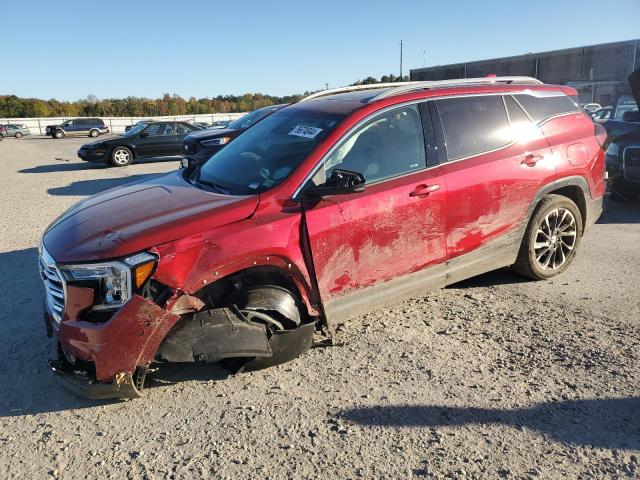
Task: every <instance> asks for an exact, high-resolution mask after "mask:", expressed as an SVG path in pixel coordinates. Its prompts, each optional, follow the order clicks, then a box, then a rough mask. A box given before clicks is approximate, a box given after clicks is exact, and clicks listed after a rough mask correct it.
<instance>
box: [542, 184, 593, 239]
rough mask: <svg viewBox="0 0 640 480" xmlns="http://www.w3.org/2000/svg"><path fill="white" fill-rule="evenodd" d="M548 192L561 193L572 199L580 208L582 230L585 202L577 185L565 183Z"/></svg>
mask: <svg viewBox="0 0 640 480" xmlns="http://www.w3.org/2000/svg"><path fill="white" fill-rule="evenodd" d="M548 193H553V194H556V195H562V196H563V197H567V198H569V199H571V200H573V203H575V204H576V205H577V206H578V210H580V216H581V217H582V229H583V230H584V228H585V226H586V224H587V202H586V199H585V198H584V191H583V190H582V188H581V187H579V186H578V185H567V186H566V187H562V188H558V189H557V190H553V191H551V192H548Z"/></svg>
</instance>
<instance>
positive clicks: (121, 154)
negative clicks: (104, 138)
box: [113, 150, 129, 165]
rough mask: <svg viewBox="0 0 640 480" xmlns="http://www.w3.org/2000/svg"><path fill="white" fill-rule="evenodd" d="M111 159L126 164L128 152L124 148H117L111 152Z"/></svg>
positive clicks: (119, 163)
mask: <svg viewBox="0 0 640 480" xmlns="http://www.w3.org/2000/svg"><path fill="white" fill-rule="evenodd" d="M113 159H114V160H115V162H116V163H117V164H118V165H126V164H128V163H129V152H127V151H126V150H117V151H116V152H115V153H114V154H113Z"/></svg>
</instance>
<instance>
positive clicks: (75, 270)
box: [58, 252, 156, 310]
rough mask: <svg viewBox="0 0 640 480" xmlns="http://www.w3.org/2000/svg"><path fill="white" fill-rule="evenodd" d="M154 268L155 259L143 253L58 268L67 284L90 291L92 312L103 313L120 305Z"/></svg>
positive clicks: (144, 280) (140, 285)
mask: <svg viewBox="0 0 640 480" xmlns="http://www.w3.org/2000/svg"><path fill="white" fill-rule="evenodd" d="M155 264H156V257H154V256H153V255H151V254H149V253H146V252H143V253H139V254H137V255H134V256H132V257H128V258H125V259H124V260H122V261H112V262H100V263H90V264H82V265H62V266H59V267H58V268H59V270H60V271H61V272H62V273H63V274H64V276H65V279H66V281H67V282H68V283H70V284H74V283H76V284H80V285H83V286H90V287H91V288H93V290H94V292H95V296H94V302H93V309H94V310H104V309H112V308H118V307H121V306H122V305H124V304H125V303H126V302H127V301H128V300H129V299H130V298H131V295H132V292H133V291H134V290H137V289H139V288H140V287H142V286H143V285H144V283H145V282H146V281H147V279H148V278H149V276H150V275H151V273H152V272H153V268H154V267H155Z"/></svg>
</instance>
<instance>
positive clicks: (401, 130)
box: [314, 105, 426, 184]
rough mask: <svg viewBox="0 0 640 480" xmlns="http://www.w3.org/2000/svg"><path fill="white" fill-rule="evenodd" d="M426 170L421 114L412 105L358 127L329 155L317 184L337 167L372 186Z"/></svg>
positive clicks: (315, 179) (383, 114)
mask: <svg viewBox="0 0 640 480" xmlns="http://www.w3.org/2000/svg"><path fill="white" fill-rule="evenodd" d="M425 167H426V159H425V145H424V136H423V130H422V121H421V118H420V113H419V111H418V107H417V106H416V105H408V106H403V107H400V108H395V109H393V110H389V111H387V112H385V113H382V114H380V115H376V116H375V117H373V118H371V119H370V120H368V121H367V122H365V123H364V124H363V125H362V126H360V127H358V128H357V129H356V130H355V131H354V132H353V133H351V134H350V135H349V136H348V137H347V138H346V139H345V140H344V141H343V142H342V143H341V145H340V146H339V147H338V148H336V149H335V150H334V151H333V152H332V153H331V155H329V157H328V158H327V159H326V160H325V163H324V169H323V170H321V171H320V172H319V174H318V176H317V177H316V178H314V182H315V183H316V184H320V183H323V182H324V181H325V180H326V179H327V178H329V177H330V176H331V172H332V171H333V169H335V168H339V169H342V170H350V171H353V172H358V173H361V174H363V175H364V177H365V179H366V181H367V183H371V182H375V181H378V180H382V179H386V178H392V177H397V176H398V175H403V174H406V173H411V172H413V171H417V170H420V169H423V168H425Z"/></svg>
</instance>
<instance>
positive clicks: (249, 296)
mask: <svg viewBox="0 0 640 480" xmlns="http://www.w3.org/2000/svg"><path fill="white" fill-rule="evenodd" d="M49 268H52V267H49ZM43 275H47V273H44V274H43ZM59 278H64V276H63V275H62V274H60V275H59ZM61 290H63V291H64V292H65V294H66V295H65V301H64V309H63V310H62V312H61V313H60V315H59V317H58V318H55V317H54V316H53V315H51V314H50V312H49V313H47V314H46V317H45V318H46V323H47V330H48V332H49V333H50V334H51V336H53V337H54V340H55V349H56V355H55V357H54V358H53V359H52V360H50V362H49V365H50V367H51V369H52V371H53V372H54V373H55V375H56V377H57V378H59V379H60V380H61V381H62V383H63V385H65V386H66V387H68V388H70V389H71V390H72V391H74V392H75V393H77V394H80V395H82V396H85V397H88V398H92V399H109V398H137V397H139V396H140V395H141V391H142V388H143V386H144V381H145V375H146V373H147V371H148V368H149V366H150V365H151V364H152V363H153V362H219V361H222V360H226V359H237V360H238V361H237V362H235V364H236V365H238V366H240V369H246V370H252V369H259V368H265V367H268V366H271V365H276V364H279V363H284V362H286V361H289V360H291V359H293V358H295V357H297V356H298V355H300V354H301V353H303V352H304V351H306V350H307V349H308V348H309V347H310V345H311V341H312V338H313V333H314V331H315V322H314V321H310V320H311V319H308V318H307V319H306V320H305V321H303V320H302V317H301V314H300V308H299V305H298V304H297V302H296V300H295V299H294V297H293V295H292V294H290V293H289V292H288V291H287V290H286V289H284V288H281V287H275V286H271V287H252V288H241V289H239V290H232V291H231V292H227V293H228V294H227V295H226V297H225V298H223V299H221V300H220V302H216V303H217V304H221V305H224V306H221V307H220V308H209V307H207V303H206V302H205V301H204V299H207V300H210V299H209V298H206V296H205V295H200V294H194V295H191V294H186V293H183V292H180V291H179V290H175V289H173V288H170V287H167V286H165V285H162V284H160V283H159V282H158V281H157V280H155V279H154V278H153V277H151V278H148V281H147V282H145V284H144V286H142V287H140V288H138V289H136V290H135V293H133V294H132V295H131V296H130V298H129V299H128V300H127V301H126V302H124V303H123V305H122V306H120V307H119V308H118V309H117V310H115V311H112V312H108V315H104V313H106V312H104V310H100V309H97V310H96V309H95V308H94V307H93V306H94V305H95V301H96V299H95V294H92V291H93V290H92V289H91V288H88V287H86V286H80V285H79V284H72V283H71V282H66V283H64V284H63V285H61ZM201 297H202V298H201ZM51 308H52V307H51V306H50V305H49V304H47V305H46V310H47V311H49V310H50V309H51ZM305 318H306V317H305Z"/></svg>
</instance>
